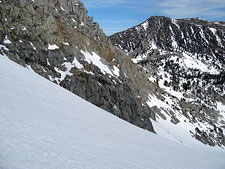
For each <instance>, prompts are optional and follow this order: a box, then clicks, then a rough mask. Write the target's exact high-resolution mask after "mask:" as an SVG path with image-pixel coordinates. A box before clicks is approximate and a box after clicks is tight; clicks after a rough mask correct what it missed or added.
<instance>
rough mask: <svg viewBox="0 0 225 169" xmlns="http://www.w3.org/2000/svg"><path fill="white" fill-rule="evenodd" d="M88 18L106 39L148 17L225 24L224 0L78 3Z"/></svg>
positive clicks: (102, 0) (106, 0)
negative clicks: (102, 32) (90, 17)
mask: <svg viewBox="0 0 225 169" xmlns="http://www.w3.org/2000/svg"><path fill="white" fill-rule="evenodd" d="M81 1H82V2H83V3H84V5H85V7H86V9H87V10H88V15H89V16H93V17H94V20H95V21H96V22H98V23H99V24H100V27H101V28H103V30H104V32H105V33H106V34H107V35H111V34H113V33H115V32H120V31H123V30H126V29H127V28H130V27H132V26H135V25H137V24H139V23H141V22H144V21H145V20H146V19H148V18H149V17H150V16H169V17H172V18H174V19H177V18H190V17H200V18H201V19H206V20H212V21H213V20H220V21H225V0H81Z"/></svg>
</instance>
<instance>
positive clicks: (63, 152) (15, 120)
mask: <svg viewBox="0 0 225 169" xmlns="http://www.w3.org/2000/svg"><path fill="white" fill-rule="evenodd" d="M0 72H1V73H0V169H224V168H225V160H224V159H225V151H224V150H222V149H219V148H210V147H208V146H205V148H199V147H193V146H185V145H183V144H181V143H176V142H172V141H170V140H167V139H165V138H162V137H159V136H157V135H155V134H152V133H150V132H148V131H145V130H142V129H140V128H138V127H135V126H133V125H131V124H129V123H127V122H125V121H123V120H121V119H119V118H117V117H115V116H113V115H111V114H110V113H108V112H105V111H103V110H101V109H99V108H97V107H96V106H94V105H92V104H90V103H88V102H86V101H84V100H82V99H81V98H79V97H77V96H76V95H74V94H72V93H70V92H68V91H67V90H65V89H63V88H61V87H59V86H57V85H55V84H54V83H52V82H50V81H48V80H46V79H44V78H42V77H40V76H38V75H37V74H35V73H34V72H32V71H30V70H28V69H26V68H23V67H21V66H19V65H17V64H16V63H14V62H12V61H10V60H9V59H8V58H7V57H6V56H2V55H0Z"/></svg>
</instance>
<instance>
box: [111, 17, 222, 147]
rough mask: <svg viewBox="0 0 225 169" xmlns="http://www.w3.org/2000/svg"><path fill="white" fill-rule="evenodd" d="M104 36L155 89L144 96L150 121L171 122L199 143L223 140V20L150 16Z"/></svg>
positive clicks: (169, 130)
mask: <svg viewBox="0 0 225 169" xmlns="http://www.w3.org/2000/svg"><path fill="white" fill-rule="evenodd" d="M110 39H111V41H112V43H113V44H114V45H115V46H117V48H119V49H122V50H124V51H125V52H126V53H127V54H128V55H129V56H130V57H131V59H132V60H133V62H134V63H136V64H137V65H139V66H140V67H141V68H143V69H144V71H145V73H146V75H147V76H148V78H149V83H150V84H151V88H155V89H156V90H155V91H154V92H152V93H148V96H147V97H148V98H146V102H147V103H148V104H149V106H150V107H151V108H152V109H153V110H154V113H156V116H157V118H156V121H157V123H156V126H161V129H162V128H163V126H165V125H168V126H170V125H171V124H174V125H172V128H176V127H177V128H180V127H181V128H184V133H185V132H186V133H187V135H188V134H190V135H191V136H192V137H194V138H196V139H198V140H199V141H201V142H203V143H205V144H208V145H211V146H215V145H219V146H224V145H225V139H224V131H225V121H224V117H225V95H224V94H225V91H224V89H225V23H224V22H209V21H205V20H201V19H199V18H192V19H178V20H174V19H171V18H167V17H157V16H156V17H150V18H149V19H148V20H146V21H145V22H143V23H141V24H140V25H137V26H135V27H133V28H130V29H128V30H126V31H123V32H119V33H116V34H115V35H112V36H111V37H110ZM184 126H185V127H184ZM163 129H164V130H166V129H165V127H164V128H163ZM185 130H187V131H185ZM176 131H177V130H176V129H174V133H175V132H176ZM156 132H157V129H156ZM168 132H170V134H169V135H172V137H176V134H174V133H173V129H168ZM175 139H176V138H175ZM181 141H182V140H181Z"/></svg>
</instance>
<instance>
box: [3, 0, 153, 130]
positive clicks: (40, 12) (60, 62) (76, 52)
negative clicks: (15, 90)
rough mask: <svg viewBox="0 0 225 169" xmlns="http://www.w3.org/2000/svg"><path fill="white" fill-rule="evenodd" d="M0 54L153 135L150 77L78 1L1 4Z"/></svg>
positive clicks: (20, 0) (23, 0)
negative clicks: (148, 98) (148, 96)
mask: <svg viewBox="0 0 225 169" xmlns="http://www.w3.org/2000/svg"><path fill="white" fill-rule="evenodd" d="M0 53H1V54H2V55H5V56H7V57H9V58H10V59H12V60H13V61H15V62H17V63H19V64H21V65H23V66H27V67H28V68H30V69H32V70H34V71H35V72H37V73H38V74H40V75H42V76H43V77H45V78H47V79H49V80H51V81H52V82H54V83H56V84H58V85H60V86H62V87H64V88H66V89H68V90H69V91H71V92H73V93H75V94H77V95H79V96H80V97H82V98H84V99H86V100H88V101H90V102H91V103H93V104H95V105H97V106H99V107H101V108H103V109H104V110H107V111H109V112H111V113H113V114H115V115H117V116H118V117H121V118H122V119H124V120H127V121H128V122H130V123H132V124H135V125H137V126H139V127H142V128H144V129H147V130H149V131H152V132H154V129H153V127H152V124H151V121H150V117H151V118H153V119H154V113H153V112H152V111H151V109H150V108H149V106H148V105H146V104H145V102H144V101H143V99H142V97H143V96H144V94H145V92H146V90H145V88H149V87H146V86H148V85H149V83H147V76H145V74H144V73H143V72H140V71H139V68H137V66H136V65H135V64H133V62H132V61H131V60H130V59H129V57H128V56H127V55H126V54H125V53H123V52H122V51H120V50H118V49H116V48H115V47H113V46H111V44H110V41H109V39H108V38H107V37H106V35H105V34H104V33H103V31H102V30H101V29H100V28H99V25H98V23H96V22H94V21H93V18H91V17H89V16H88V15H87V10H86V9H85V8H84V5H83V4H82V3H81V2H80V1H79V0H50V1H49V0H31V1H30V0H4V1H0ZM140 81H141V83H140ZM140 86H141V89H140V90H137V89H138V88H139V87H140ZM74 111H76V110H74Z"/></svg>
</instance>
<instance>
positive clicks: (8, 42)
mask: <svg viewBox="0 0 225 169" xmlns="http://www.w3.org/2000/svg"><path fill="white" fill-rule="evenodd" d="M3 43H4V44H11V43H12V42H11V41H10V40H9V39H8V37H7V36H5V39H4V41H3Z"/></svg>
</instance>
